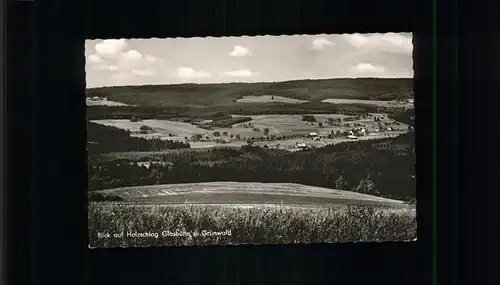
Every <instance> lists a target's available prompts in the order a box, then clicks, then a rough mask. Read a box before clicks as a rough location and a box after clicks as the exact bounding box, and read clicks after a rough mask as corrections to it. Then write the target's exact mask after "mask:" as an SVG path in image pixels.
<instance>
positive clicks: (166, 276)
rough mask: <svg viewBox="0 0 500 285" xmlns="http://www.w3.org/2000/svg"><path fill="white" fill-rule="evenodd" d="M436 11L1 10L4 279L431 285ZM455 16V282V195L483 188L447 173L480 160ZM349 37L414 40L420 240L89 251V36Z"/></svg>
mask: <svg viewBox="0 0 500 285" xmlns="http://www.w3.org/2000/svg"><path fill="white" fill-rule="evenodd" d="M448 4H449V5H450V4H451V2H450V3H448ZM440 5H441V4H440ZM432 7H433V5H432V1H429V0H425V1H424V0H422V1H412V2H410V1H389V0H382V1H361V0H354V1H353V0H351V1H348V0H345V1H335V2H327V1H316V0H307V1H297V0H289V1H285V0H283V1H271V0H267V1H264V0H253V1H252V0H245V1H234V0H232V1H223V0H210V1H208V0H205V1H203V0H198V1H195V0H184V1H177V2H173V1H161V0H158V1H153V0H148V1H103V0H101V1H98V0H92V1H48V0H46V1H33V2H11V3H9V7H8V8H9V9H8V13H9V15H8V18H7V20H8V24H9V26H8V28H9V35H8V36H9V38H8V41H7V47H6V50H7V55H8V57H9V58H8V67H9V74H8V76H9V77H8V79H9V90H8V95H9V97H8V102H7V108H8V110H7V111H8V119H9V120H8V125H9V128H8V133H7V136H6V143H7V144H6V145H7V147H8V159H9V160H8V163H9V164H8V170H9V171H10V172H9V173H8V178H9V179H8V181H7V182H8V183H9V184H8V189H9V192H8V193H7V194H8V195H7V199H6V200H5V203H4V206H5V207H6V209H7V216H5V217H7V229H8V231H7V237H8V239H7V242H8V243H7V244H8V247H7V248H6V249H7V254H8V256H9V257H12V261H9V264H8V269H9V270H8V271H7V277H8V278H10V279H11V280H12V281H11V282H12V283H5V284H18V283H19V284H20V283H21V282H22V283H24V282H29V283H31V284H71V285H76V284H188V283H189V284H201V283H206V284H239V283H241V282H243V283H250V284H267V283H270V284H432V282H433V276H432V270H433V252H432V237H433V234H432V215H433V213H432V185H433V184H432V180H431V178H432V126H433V124H432V105H431V103H432V94H433V85H432V68H433V54H432V48H433V31H434V30H433V25H432V23H433V13H432ZM440 7H441V6H440ZM450 7H451V8H450ZM454 9H455V8H454V6H449V7H448V8H447V12H446V15H444V14H443V16H441V19H440V20H439V25H438V33H439V34H440V35H441V36H440V38H439V41H438V42H439V50H440V51H439V56H438V63H439V64H438V66H439V68H438V70H437V73H438V74H439V78H440V80H441V82H442V84H440V85H439V86H440V87H439V89H438V91H437V94H438V97H437V103H438V111H437V112H438V114H439V115H438V130H439V133H438V142H439V143H438V150H437V153H438V158H437V161H438V170H439V171H438V173H439V174H438V186H437V189H438V192H437V193H438V195H437V196H438V209H439V210H438V211H439V212H438V213H439V215H438V229H439V239H438V250H439V255H438V263H439V267H438V268H439V271H440V275H439V278H440V279H441V278H442V281H438V283H439V284H458V283H459V281H458V277H457V276H456V275H455V273H456V270H457V268H458V261H459V260H461V259H463V257H462V254H464V252H465V251H466V250H464V248H463V247H462V244H460V243H461V242H462V240H463V239H464V237H466V236H464V235H460V234H458V232H457V230H458V222H457V221H459V220H460V217H459V214H461V215H462V213H463V212H459V211H458V208H457V207H456V205H458V197H459V189H461V188H462V187H467V188H471V187H472V185H475V187H479V182H477V180H474V181H472V180H471V181H467V183H471V184H467V183H460V182H459V180H458V178H459V176H457V175H458V173H459V172H460V171H462V170H461V169H459V166H460V165H462V164H461V163H459V161H458V160H461V159H462V158H464V157H465V158H466V159H477V157H476V156H472V155H470V154H469V153H467V154H464V153H463V150H464V149H465V148H463V147H464V146H466V144H469V143H470V141H469V140H459V139H458V132H459V130H458V127H457V126H460V124H459V123H458V121H459V120H463V115H462V114H463V110H460V111H461V112H460V116H459V115H458V114H459V113H458V111H459V109H458V102H459V100H458V99H459V92H463V89H462V90H461V91H459V89H457V88H456V87H454V84H456V83H455V82H456V81H457V78H458V76H461V74H460V73H459V72H458V66H457V59H456V58H455V57H456V52H457V49H458V40H457V35H456V34H454V32H455V31H456V29H457V28H458V24H459V23H458V22H456V21H455V19H456V18H455V17H452V15H453V14H455V13H454V11H455V10H454ZM354 32H358V33H368V32H413V33H414V37H415V39H416V40H415V43H414V49H415V52H414V65H415V66H414V69H415V93H416V97H417V102H416V112H417V115H416V117H417V122H416V132H417V155H418V162H417V173H418V174H417V176H418V177H419V180H418V187H419V188H418V201H419V203H418V220H419V233H418V235H419V238H418V241H417V242H407V243H396V242H395V243H366V244H335V245H279V246H278V245H275V246H274V245H273V246H270V245H269V246H267V245H265V246H264V245H263V246H231V247H205V248H195V247H192V248H130V249H106V250H105V249H95V250H89V249H87V213H86V183H87V182H86V181H87V177H86V164H85V163H86V161H85V160H86V154H85V152H84V151H85V100H84V91H85V90H84V89H85V69H84V65H85V58H84V40H85V39H90V38H122V37H123V38H149V37H158V38H162V37H192V36H228V35H231V36H238V35H263V34H273V35H279V34H318V33H354ZM468 36H476V37H477V36H478V35H475V34H473V33H469V34H468ZM479 36H480V35H479ZM441 53H443V55H441ZM453 88H455V89H453ZM467 99H468V100H471V101H470V102H462V105H461V106H464V103H465V106H467V107H468V109H467V112H469V113H470V112H472V111H473V110H472V111H471V110H470V109H471V108H473V107H472V106H478V105H473V104H474V103H473V101H472V99H471V97H470V96H469V97H467ZM467 99H466V100H467ZM468 122H469V123H471V121H470V120H469V121H468ZM464 126H465V127H463V128H461V129H460V133H461V135H464V133H467V132H468V131H469V129H468V128H467V127H468V124H464ZM476 132H479V131H478V130H476ZM467 134H468V133H467ZM477 134H479V133H477ZM477 134H476V135H477ZM471 137H473V136H471ZM459 148H460V150H459ZM459 151H460V153H461V155H460V156H459V155H458V154H459ZM483 151H484V149H483ZM485 157H486V156H485ZM452 166H453V167H455V168H453V167H452ZM480 167H481V166H480V165H478V166H477V168H480ZM477 168H476V169H477ZM481 170H482V169H481ZM463 177H464V176H462V177H461V178H463ZM483 182H484V181H483ZM477 191H478V192H480V191H486V189H484V190H483V189H479V190H477ZM469 198H470V197H469ZM460 238H462V240H461V239H460ZM459 245H460V246H459ZM474 253H475V252H474ZM475 277H477V276H473V275H469V276H468V278H475ZM466 280H469V279H461V281H466ZM470 280H472V279H470ZM474 280H478V279H474ZM476 282H479V281H475V282H474V283H476ZM477 284H487V283H486V281H482V282H479V283H477Z"/></svg>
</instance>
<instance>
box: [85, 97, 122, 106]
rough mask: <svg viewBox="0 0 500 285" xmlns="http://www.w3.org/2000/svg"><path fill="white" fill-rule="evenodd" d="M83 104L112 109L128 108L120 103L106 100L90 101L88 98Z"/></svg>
mask: <svg viewBox="0 0 500 285" xmlns="http://www.w3.org/2000/svg"><path fill="white" fill-rule="evenodd" d="M85 103H86V104H87V106H113V107H120V106H130V105H127V104H125V103H122V102H116V101H108V100H90V99H88V98H87V100H85Z"/></svg>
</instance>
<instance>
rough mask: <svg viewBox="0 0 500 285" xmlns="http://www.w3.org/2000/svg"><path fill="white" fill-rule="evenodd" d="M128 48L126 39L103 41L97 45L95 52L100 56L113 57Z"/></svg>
mask: <svg viewBox="0 0 500 285" xmlns="http://www.w3.org/2000/svg"><path fill="white" fill-rule="evenodd" d="M126 47H127V41H126V40H125V39H119V40H103V41H101V42H99V43H97V44H96V45H95V47H94V48H95V51H96V52H97V54H98V55H102V56H113V55H115V54H117V53H119V52H121V51H122V50H124V49H125V48H126Z"/></svg>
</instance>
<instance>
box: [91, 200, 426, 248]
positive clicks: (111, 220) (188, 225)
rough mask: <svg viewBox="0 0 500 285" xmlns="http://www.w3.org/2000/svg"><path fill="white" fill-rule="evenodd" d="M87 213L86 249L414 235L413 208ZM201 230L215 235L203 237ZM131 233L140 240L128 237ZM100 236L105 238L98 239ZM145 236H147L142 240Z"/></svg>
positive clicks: (133, 208) (96, 208)
mask: <svg viewBox="0 0 500 285" xmlns="http://www.w3.org/2000/svg"><path fill="white" fill-rule="evenodd" d="M88 213H89V214H88V218H89V245H90V247H131V246H134V247H137V246H191V245H195V246H200V245H237V244H287V243H333V242H369V241H402V240H404V241H407V240H413V239H415V238H416V236H417V221H416V212H415V207H413V206H408V207H406V208H401V209H392V208H387V207H385V208H383V207H375V206H347V207H333V208H328V207H318V208H299V207H287V206H279V205H276V206H271V207H266V206H262V207H258V208H237V207H228V206H223V205H220V206H214V205H207V206H205V205H202V206H199V205H197V206H194V205H176V206H167V205H140V204H135V205H130V204H128V205H126V204H120V203H109V202H104V203H103V202H101V203H91V204H89V211H88ZM203 230H205V231H210V232H216V233H212V234H208V235H207V234H205V236H204V234H203ZM167 231H168V232H167ZM229 231H230V235H228V234H229ZM122 232H123V236H122V237H120V236H119V235H120V233H122ZM135 232H137V235H138V236H136V237H131V236H128V237H127V233H135ZM176 232H177V233H176ZM222 232H224V234H225V235H221V233H222ZM98 233H100V234H103V235H101V237H100V238H99V237H98ZM106 233H108V234H109V237H106ZM143 233H146V235H147V236H142V237H141V236H140V235H141V234H143ZM195 233H198V236H195ZM114 234H118V236H116V237H114V236H113V235H114ZM155 234H157V236H155ZM175 234H179V235H178V236H173V235H175Z"/></svg>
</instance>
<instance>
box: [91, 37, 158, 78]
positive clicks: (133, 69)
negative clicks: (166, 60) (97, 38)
mask: <svg viewBox="0 0 500 285" xmlns="http://www.w3.org/2000/svg"><path fill="white" fill-rule="evenodd" d="M126 46H127V43H126V41H125V40H124V39H122V40H104V41H101V42H99V43H97V44H96V45H95V46H94V47H95V50H96V51H97V54H91V55H89V56H87V62H88V64H89V66H90V67H91V68H94V69H97V70H103V71H108V72H112V73H114V74H115V75H117V74H120V75H119V76H115V80H118V79H120V80H122V79H125V78H132V77H134V76H139V77H145V76H152V75H154V74H156V69H157V68H158V67H159V66H158V60H157V59H156V58H155V57H154V56H151V55H143V54H141V53H140V52H138V51H137V50H128V51H125V50H124V49H125V48H126Z"/></svg>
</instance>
